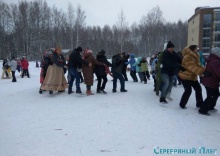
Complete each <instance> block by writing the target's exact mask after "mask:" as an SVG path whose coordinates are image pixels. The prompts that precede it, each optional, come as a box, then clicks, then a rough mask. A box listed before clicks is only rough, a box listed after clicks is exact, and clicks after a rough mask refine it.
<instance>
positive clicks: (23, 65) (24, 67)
mask: <svg viewBox="0 0 220 156" xmlns="http://www.w3.org/2000/svg"><path fill="white" fill-rule="evenodd" d="M28 66H29V63H28V61H27V60H23V61H22V62H21V67H22V69H28Z"/></svg>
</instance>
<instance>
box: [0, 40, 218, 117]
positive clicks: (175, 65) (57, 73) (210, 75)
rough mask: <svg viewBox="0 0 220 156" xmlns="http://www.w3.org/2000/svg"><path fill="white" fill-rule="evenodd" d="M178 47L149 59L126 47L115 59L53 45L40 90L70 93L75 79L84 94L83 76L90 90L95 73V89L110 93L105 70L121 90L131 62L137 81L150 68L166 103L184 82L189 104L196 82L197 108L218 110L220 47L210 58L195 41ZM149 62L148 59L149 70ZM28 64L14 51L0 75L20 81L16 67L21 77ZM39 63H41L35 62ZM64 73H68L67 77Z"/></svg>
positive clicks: (88, 92) (183, 104)
mask: <svg viewBox="0 0 220 156" xmlns="http://www.w3.org/2000/svg"><path fill="white" fill-rule="evenodd" d="M174 48H175V46H174V44H173V43H172V42H171V41H169V42H168V43H167V45H166V47H165V48H164V51H161V52H159V53H157V54H156V55H155V56H154V57H152V58H151V59H150V62H149V64H148V61H147V58H146V57H138V58H137V59H135V54H129V53H128V54H126V53H125V52H120V53H117V54H115V55H114V56H112V61H111V62H109V61H108V60H107V58H106V56H105V51H104V50H101V51H100V52H98V54H97V55H96V57H95V56H94V55H93V51H92V50H89V49H85V50H83V48H82V47H77V48H76V49H74V50H73V51H72V52H71V54H70V55H69V57H68V58H65V57H64V56H63V55H62V50H61V48H59V47H57V48H55V49H54V50H51V49H49V50H46V51H45V52H44V54H43V56H42V61H41V65H40V67H41V74H40V75H41V76H40V83H41V86H40V91H39V93H42V92H44V91H49V94H53V93H54V92H55V91H57V92H64V91H65V90H66V89H67V90H68V94H72V93H74V91H73V83H74V82H75V87H76V91H75V93H76V94H83V93H82V91H81V87H80V83H83V82H84V84H85V85H86V89H87V90H86V95H88V96H90V95H94V93H93V92H92V89H91V87H92V86H93V82H94V75H96V78H97V80H98V82H97V87H96V93H98V94H99V93H103V94H106V93H107V92H106V91H105V87H106V84H107V82H108V79H107V74H109V75H110V76H111V77H112V78H113V80H112V81H113V88H112V92H113V93H116V92H117V80H119V82H120V92H127V90H126V88H125V83H126V81H128V78H127V74H126V73H127V66H128V65H130V68H129V70H130V76H131V78H132V79H133V82H138V81H139V82H141V83H144V84H147V81H148V80H150V74H151V75H152V78H153V80H154V89H153V90H154V91H155V93H156V95H157V96H160V98H159V102H160V103H162V104H168V101H167V100H169V101H172V98H171V92H172V88H173V86H176V85H183V88H184V92H183V94H182V97H181V99H180V101H179V106H180V108H181V109H187V107H186V105H187V103H188V100H189V97H190V95H191V93H192V88H193V89H194V91H195V103H196V107H198V108H199V110H198V112H199V113H200V114H202V115H210V114H209V113H208V112H209V111H216V109H215V106H216V103H217V100H218V97H219V94H220V93H219V82H220V66H219V65H220V48H218V47H215V48H212V49H211V53H210V56H209V57H208V58H207V59H206V60H205V58H204V57H203V55H202V53H201V51H199V48H198V46H197V45H190V46H188V47H185V48H184V49H183V50H182V51H180V52H178V53H176V52H175V51H174ZM148 65H150V72H149V70H148V69H149V67H148ZM28 66H29V63H28V61H27V59H26V58H25V57H23V58H22V59H21V61H20V60H19V59H15V57H11V60H7V59H5V60H4V61H3V74H2V75H3V76H2V78H3V77H4V76H6V77H9V78H12V82H16V81H17V80H16V77H15V72H16V70H18V72H20V71H22V72H21V77H22V78H23V77H24V76H25V75H26V76H27V77H28V78H29V77H30V75H29V71H28ZM36 67H39V65H38V63H37V62H36ZM109 68H111V70H110V69H109ZM10 73H12V76H11V74H10ZM65 73H68V74H67V75H68V76H67V78H66V77H65ZM137 75H138V77H137ZM138 78H139V80H138ZM198 78H199V79H198ZM177 81H178V84H177ZM201 83H202V84H203V85H204V86H205V89H206V92H207V97H206V99H205V100H203V96H202V87H201Z"/></svg>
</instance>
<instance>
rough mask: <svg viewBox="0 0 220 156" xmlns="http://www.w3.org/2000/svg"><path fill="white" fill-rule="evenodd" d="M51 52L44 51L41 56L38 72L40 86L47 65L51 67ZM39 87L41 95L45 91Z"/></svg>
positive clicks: (48, 50)
mask: <svg viewBox="0 0 220 156" xmlns="http://www.w3.org/2000/svg"><path fill="white" fill-rule="evenodd" d="M52 51H53V50H52V49H46V50H45V51H44V53H43V55H42V59H41V64H40V67H41V71H40V84H41V86H42V84H43V82H44V79H45V77H46V74H47V69H48V67H49V65H52V64H53V63H52V56H53V52H52ZM41 86H40V89H39V93H40V94H42V93H43V92H44V91H45V90H42V89H41Z"/></svg>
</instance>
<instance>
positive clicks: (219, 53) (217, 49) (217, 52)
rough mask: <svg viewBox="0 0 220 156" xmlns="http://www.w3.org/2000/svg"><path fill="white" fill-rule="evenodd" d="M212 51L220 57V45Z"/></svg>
mask: <svg viewBox="0 0 220 156" xmlns="http://www.w3.org/2000/svg"><path fill="white" fill-rule="evenodd" d="M211 53H212V54H215V55H217V56H218V57H220V48H219V47H214V48H212V49H211Z"/></svg>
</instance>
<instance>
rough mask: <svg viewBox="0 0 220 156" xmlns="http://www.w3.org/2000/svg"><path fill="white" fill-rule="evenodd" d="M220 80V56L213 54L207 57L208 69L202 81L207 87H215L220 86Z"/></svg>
mask: <svg viewBox="0 0 220 156" xmlns="http://www.w3.org/2000/svg"><path fill="white" fill-rule="evenodd" d="M219 82H220V57H218V56H217V55H215V54H211V55H210V56H209V58H208V59H207V65H206V70H205V73H204V77H203V78H202V83H203V85H204V86H206V87H210V88H213V89H218V88H219Z"/></svg>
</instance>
